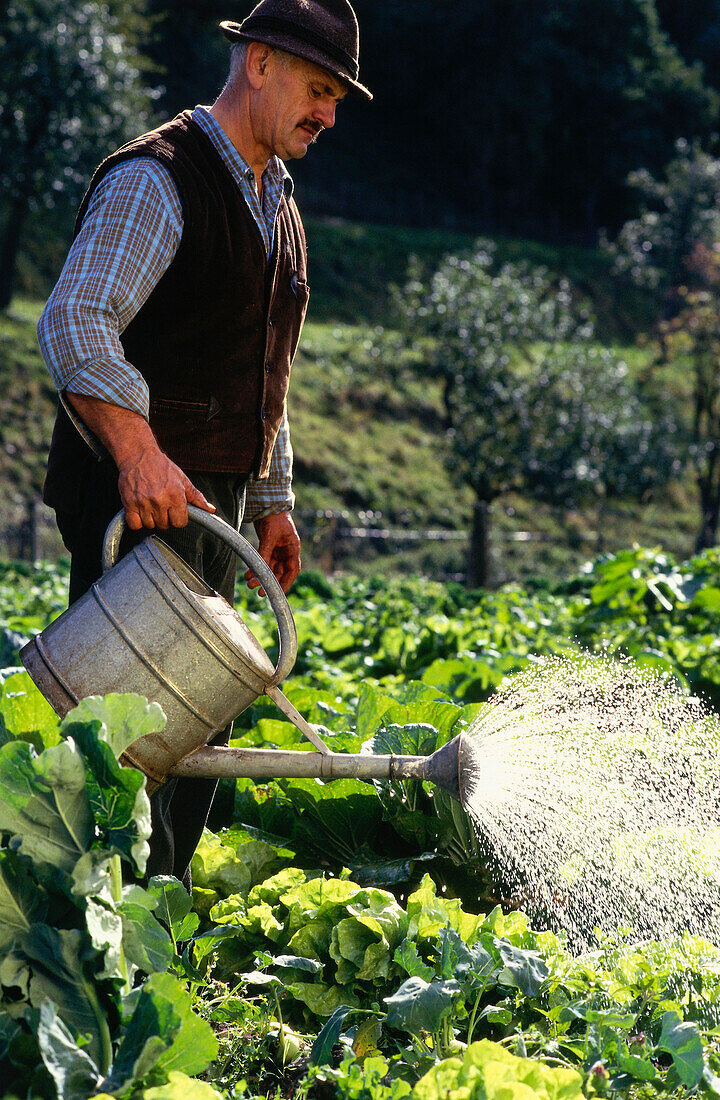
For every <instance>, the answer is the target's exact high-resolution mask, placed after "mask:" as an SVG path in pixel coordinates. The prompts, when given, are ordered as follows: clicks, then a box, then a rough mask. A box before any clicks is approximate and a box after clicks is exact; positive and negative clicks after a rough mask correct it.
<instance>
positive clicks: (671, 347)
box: [605, 141, 720, 551]
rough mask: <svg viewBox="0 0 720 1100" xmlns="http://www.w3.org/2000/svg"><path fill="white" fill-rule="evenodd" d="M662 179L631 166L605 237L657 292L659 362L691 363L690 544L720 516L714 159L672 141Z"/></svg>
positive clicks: (626, 267)
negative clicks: (693, 486)
mask: <svg viewBox="0 0 720 1100" xmlns="http://www.w3.org/2000/svg"><path fill="white" fill-rule="evenodd" d="M676 153H677V155H676V156H675V158H674V159H673V160H672V161H671V162H670V163H669V164H668V166H667V168H666V169H665V173H664V178H663V179H655V178H654V177H653V176H652V175H651V174H650V173H649V172H646V171H642V172H636V173H634V175H633V176H632V177H631V178H630V181H629V182H630V183H631V185H632V186H633V187H634V188H635V189H636V190H637V191H638V192H639V194H640V197H641V203H642V205H641V210H640V213H639V215H638V217H637V218H634V219H632V220H630V221H628V222H626V223H625V225H624V226H623V227H622V229H621V231H620V233H619V234H618V237H617V239H616V240H615V241H614V242H613V243H612V244H609V243H607V242H606V243H605V247H606V248H607V249H608V251H610V253H611V254H612V255H613V256H614V258H615V268H616V271H617V272H618V273H619V274H621V275H626V276H628V277H629V278H631V279H632V280H633V281H634V282H635V283H637V284H638V285H641V286H643V285H644V286H647V287H650V288H651V289H653V290H654V291H655V293H656V294H657V297H658V310H659V312H660V313H661V315H662V320H661V322H660V323H659V325H658V329H657V335H658V338H659V361H660V362H662V363H665V364H667V363H669V362H670V361H672V360H673V359H675V358H677V357H678V356H685V357H687V360H688V361H689V363H690V365H691V368H692V369H691V375H690V377H691V388H692V395H691V396H692V417H691V424H690V441H691V444H690V455H691V459H692V462H693V465H694V468H695V476H696V481H697V486H698V493H699V497H700V512H701V518H700V526H699V530H698V535H697V540H696V549H697V550H698V551H699V550H704V549H706V548H707V547H709V546H714V545H715V543H716V542H717V535H718V522H719V519H720V329H719V328H718V317H719V316H720V256H719V255H718V251H717V249H718V242H720V160H718V159H716V158H715V157H712V156H711V155H710V154H709V153H707V152H704V151H703V150H702V149H701V148H700V146H699V145H698V144H697V143H690V142H687V141H679V142H678V143H677V146H676Z"/></svg>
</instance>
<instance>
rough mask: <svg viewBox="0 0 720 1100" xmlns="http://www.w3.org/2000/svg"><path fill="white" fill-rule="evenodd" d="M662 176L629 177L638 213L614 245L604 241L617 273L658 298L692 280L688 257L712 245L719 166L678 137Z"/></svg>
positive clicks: (718, 226)
mask: <svg viewBox="0 0 720 1100" xmlns="http://www.w3.org/2000/svg"><path fill="white" fill-rule="evenodd" d="M664 175H665V178H664V179H656V178H655V177H654V176H653V175H652V174H651V173H650V172H648V171H647V170H646V169H641V170H638V171H636V172H632V173H631V174H630V176H629V177H628V183H629V184H630V186H631V187H632V188H633V189H634V190H635V191H636V192H637V193H638V196H639V199H640V203H641V212H640V214H639V216H638V217H637V218H632V219H630V220H629V221H627V222H625V224H624V225H623V227H622V229H621V231H620V233H619V234H618V236H617V238H616V240H615V241H614V242H613V243H610V242H608V241H607V240H605V241H604V247H605V250H606V252H607V253H608V254H609V255H610V256H611V257H612V259H613V261H614V266H615V271H616V273H617V274H619V275H623V276H626V277H628V278H629V279H631V280H633V281H634V282H636V283H638V284H640V285H644V286H649V287H651V288H652V289H653V290H654V291H658V292H659V293H661V294H662V293H664V292H666V291H667V290H668V289H669V288H670V287H677V286H680V285H681V284H683V283H685V282H687V281H688V280H690V282H692V281H694V280H693V271H692V257H693V254H694V253H695V252H696V250H697V249H698V246H702V247H706V248H712V247H713V246H714V244H715V242H716V241H717V238H718V233H719V232H720V214H719V213H718V205H719V204H720V161H719V160H717V159H716V158H715V157H713V156H711V155H710V154H709V153H706V152H705V151H704V150H703V149H702V148H701V147H700V145H699V144H698V143H697V142H688V141H686V140H685V139H684V138H681V139H679V140H678V141H677V142H676V144H675V156H674V158H673V159H672V160H671V161H670V162H669V163H668V165H667V166H666V168H665V173H664Z"/></svg>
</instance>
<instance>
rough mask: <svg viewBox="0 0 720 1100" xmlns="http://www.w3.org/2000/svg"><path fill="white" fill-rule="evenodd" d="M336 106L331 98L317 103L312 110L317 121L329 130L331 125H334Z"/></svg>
mask: <svg viewBox="0 0 720 1100" xmlns="http://www.w3.org/2000/svg"><path fill="white" fill-rule="evenodd" d="M336 107H337V104H336V102H335V100H334V99H332V100H329V101H326V102H323V103H318V104H317V106H316V108H315V111H314V112H313V115H314V117H315V118H316V119H317V120H318V122H321V123H322V124H323V126H324V128H325V129H326V130H329V129H330V127H331V126H334V125H335V108H336Z"/></svg>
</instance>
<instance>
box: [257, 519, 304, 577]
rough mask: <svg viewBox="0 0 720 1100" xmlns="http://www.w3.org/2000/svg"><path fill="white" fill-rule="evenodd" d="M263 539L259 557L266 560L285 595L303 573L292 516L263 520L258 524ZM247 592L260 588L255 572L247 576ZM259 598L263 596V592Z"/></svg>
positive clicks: (298, 540) (259, 534)
mask: <svg viewBox="0 0 720 1100" xmlns="http://www.w3.org/2000/svg"><path fill="white" fill-rule="evenodd" d="M255 530H256V531H257V533H258V538H259V539H260V546H259V550H260V557H261V558H263V559H264V560H265V561H266V562H267V563H268V565H269V566H270V568H271V569H272V571H273V573H274V574H275V576H276V577H277V579H278V581H279V582H280V587H281V588H282V590H283V592H287V591H289V589H290V586H291V584H292V583H293V581H294V580H295V578H296V577H297V575H298V573H299V572H300V564H301V563H300V536H299V535H298V533H297V528H296V526H295V524H294V523H293V519H292V516H291V515H290V513H289V512H275V513H274V514H273V515H270V516H264V517H263V519H259V520H258V521H257V523H256V524H255ZM245 580H246V581H247V584H248V588H257V587H258V586H259V584H260V582H259V581H258V579H257V577H256V576H255V575H254V573H253V571H252V569H248V571H247V572H246V574H245ZM260 595H261V596H264V595H265V593H264V592H263V590H262V588H261V589H260Z"/></svg>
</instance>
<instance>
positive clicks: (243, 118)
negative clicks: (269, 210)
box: [209, 94, 271, 196]
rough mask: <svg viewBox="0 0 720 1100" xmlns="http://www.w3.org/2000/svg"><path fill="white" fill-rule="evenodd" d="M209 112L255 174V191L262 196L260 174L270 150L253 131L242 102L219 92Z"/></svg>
mask: <svg viewBox="0 0 720 1100" xmlns="http://www.w3.org/2000/svg"><path fill="white" fill-rule="evenodd" d="M209 110H210V114H211V115H212V116H213V118H214V119H215V121H216V122H217V123H218V125H219V126H221V127H222V129H223V130H224V131H225V133H226V134H227V136H228V137H229V139H230V141H231V142H232V143H233V145H234V146H235V148H236V149H237V151H238V153H239V154H240V156H241V157H242V158H243V160H244V161H246V163H247V164H248V165H249V166H250V168H252V170H253V172H254V174H255V182H256V185H257V192H258V195H259V196H262V175H263V172H264V171H265V169H266V168H267V166H268V163H269V161H270V156H271V153H270V151H269V150H268V149H267V148H266V147H265V146H263V145H262V144H260V143H259V142H258V141H257V140H256V138H255V135H254V133H253V129H252V125H251V123H250V118H249V115H248V113H247V111H245V110H243V104H242V102H238V101H237V99H235V98H233V100H232V101H230V100H229V98H228V97H227V96H226V95H225V94H221V95H220V96H219V97H218V98H217V99H216V100H215V102H214V103H213V105H212V107H210V109H209Z"/></svg>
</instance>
